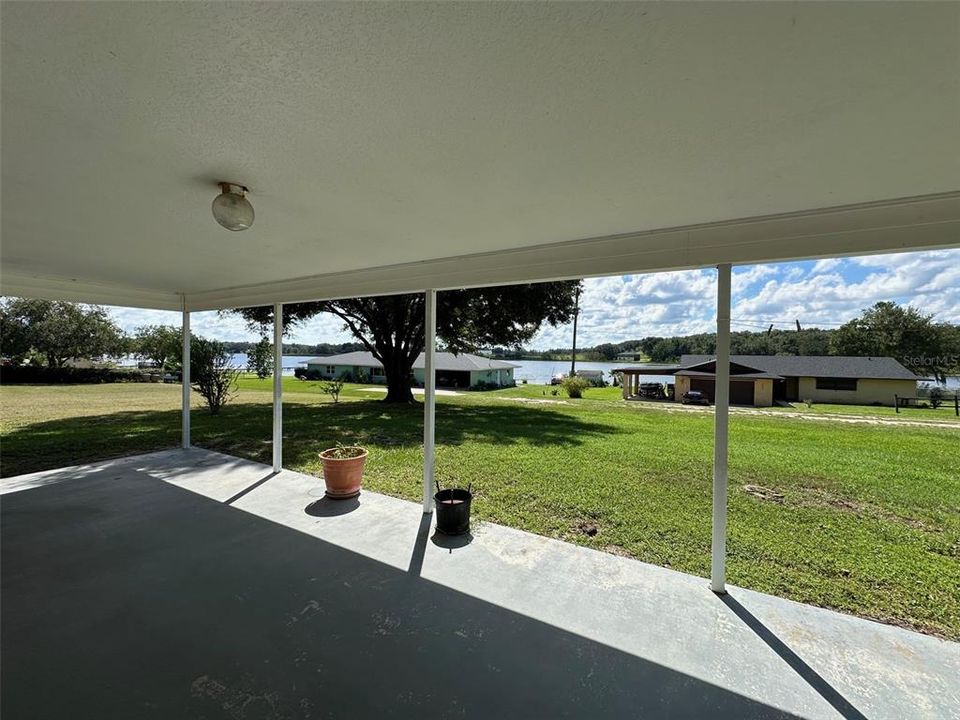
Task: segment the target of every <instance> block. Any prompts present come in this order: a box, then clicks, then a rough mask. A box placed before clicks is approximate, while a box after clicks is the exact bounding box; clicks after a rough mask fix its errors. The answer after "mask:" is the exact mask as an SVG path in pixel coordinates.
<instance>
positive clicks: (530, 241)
mask: <svg viewBox="0 0 960 720" xmlns="http://www.w3.org/2000/svg"><path fill="white" fill-rule="evenodd" d="M0 13H2V25H0V27H2V36H0V42H2V58H0V59H2V65H3V75H2V105H0V113H2V136H0V140H2V199H0V201H2V225H0V231H2V238H0V240H2V245H0V261H2V268H0V272H2V274H0V282H2V283H3V285H2V291H3V292H4V293H8V294H16V293H20V294H47V295H48V296H63V297H66V296H68V295H69V296H70V297H71V299H86V300H91V301H97V302H110V303H115V304H129V305H140V306H145V307H178V306H179V304H180V302H181V301H180V297H181V296H184V295H185V296H186V297H187V298H188V301H189V303H190V304H191V305H192V306H194V307H196V308H205V307H217V306H219V305H221V304H233V305H240V304H251V303H259V302H272V301H274V300H295V299H305V298H306V297H328V296H331V295H333V294H337V295H349V294H373V293H379V292H401V291H406V290H416V289H423V288H424V287H427V286H434V287H454V286H461V285H477V284H494V283H499V282H523V281H530V280H534V279H553V278H556V277H574V276H581V275H597V274H609V273H616V272H638V271H652V270H660V269H675V268H681V267H691V266H702V265H709V264H713V263H715V262H720V261H732V262H742V263H749V262H759V261H768V260H775V259H792V258H798V257H807V256H824V255H831V254H832V255H837V254H853V253H865V252H879V251H891V250H897V249H901V250H902V249H915V248H921V247H944V246H950V245H957V244H958V242H960V239H958V233H957V221H958V213H957V196H956V195H943V193H950V192H952V191H954V190H956V189H957V188H960V153H958V152H957V149H958V148H960V122H958V121H960V60H958V58H960V34H958V33H957V27H958V22H960V3H806V4H796V3H764V4H759V3H716V4H710V3H689V4H688V3H657V4H645V3H604V4H594V3H585V4H581V3H549V4H545V3H516V4H507V3H473V4H463V3H449V4H445V3H285V2H278V3H262V4H261V3H219V2H217V3H39V2H37V3H33V2H31V3H13V2H6V3H3V4H2V5H0ZM220 179H223V180H231V181H236V182H242V183H245V184H247V185H249V186H250V187H251V190H252V193H251V196H250V197H251V201H252V202H253V204H254V206H255V208H256V211H257V220H256V223H255V225H254V227H253V228H252V229H251V230H248V231H246V232H241V233H230V232H228V231H225V230H223V229H222V228H220V227H219V226H217V225H216V224H215V222H214V221H213V219H212V217H211V215H210V210H209V206H210V202H211V200H212V199H213V197H214V195H215V194H216V192H217V190H216V187H215V185H214V182H215V181H216V180H220ZM925 195H940V196H939V197H936V198H932V199H931V198H926V199H920V200H915V201H909V200H906V201H901V200H893V201H890V202H883V203H880V204H876V203H877V202H878V201H887V199H890V198H911V197H916V196H925ZM864 203H866V205H863V206H862V207H860V206H861V205H862V204H864ZM847 205H856V206H858V207H857V208H856V209H849V208H848V209H843V210H831V211H825V212H812V213H802V212H801V213H800V214H797V211H807V210H809V209H811V208H832V207H837V206H847ZM783 213H787V215H786V216H784V217H782V218H779V219H777V220H772V221H771V220H748V221H737V220H735V219H736V218H763V217H766V216H770V215H776V214H783ZM813 218H819V220H814V219H813ZM771 223H772V224H771ZM657 228H680V229H679V230H671V231H659V230H657ZM584 238H593V239H590V240H584ZM562 241H568V242H565V243H564V242H562ZM554 243H560V244H557V245H554ZM465 257H467V258H469V260H467V261H465V260H463V259H462V258H465ZM298 278H299V279H298Z"/></svg>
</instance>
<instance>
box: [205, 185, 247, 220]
mask: <svg viewBox="0 0 960 720" xmlns="http://www.w3.org/2000/svg"><path fill="white" fill-rule="evenodd" d="M220 191H221V192H220V194H219V195H217V196H216V197H215V198H214V199H213V206H212V210H213V217H214V218H215V219H216V221H217V222H218V223H220V224H221V225H222V226H223V227H225V228H226V229H227V230H246V229H247V228H248V227H250V226H251V225H253V205H251V204H250V201H249V200H247V198H246V197H245V195H246V194H247V193H248V192H249V191H248V190H247V188H246V187H245V186H243V185H237V184H236V183H230V182H222V183H220Z"/></svg>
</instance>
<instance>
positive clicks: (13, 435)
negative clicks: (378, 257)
mask: <svg viewBox="0 0 960 720" xmlns="http://www.w3.org/2000/svg"><path fill="white" fill-rule="evenodd" d="M320 385H321V384H320V383H312V382H302V381H298V380H295V379H293V378H285V379H284V393H285V406H284V438H285V440H284V465H285V466H286V467H288V468H291V469H295V470H299V471H302V472H306V473H311V474H315V475H318V474H319V472H320V463H319V458H318V457H317V454H318V453H319V452H320V451H321V450H323V449H324V448H327V447H330V446H331V445H333V444H335V443H336V442H337V441H343V442H351V443H361V444H363V445H365V446H366V447H368V448H369V450H370V458H369V461H368V465H367V474H366V479H365V487H367V488H369V489H370V490H375V491H378V492H383V493H388V494H391V495H396V496H399V497H405V498H408V499H410V500H419V498H420V494H421V490H420V476H421V466H420V463H421V459H422V449H421V438H422V411H421V408H420V407H419V406H412V407H405V406H404V407H394V406H386V405H383V404H382V403H380V402H378V397H379V396H378V395H376V394H373V393H368V392H363V391H361V389H360V388H359V387H357V386H347V387H346V388H345V390H344V393H343V395H342V396H341V401H340V403H338V404H336V405H335V404H333V403H332V402H331V401H330V398H329V397H328V396H326V395H324V394H322V393H321V392H320ZM270 387H271V382H270V380H264V381H259V380H256V379H255V378H248V377H245V378H244V379H243V380H241V387H240V391H239V393H238V395H237V397H236V399H235V400H234V402H233V403H232V404H231V405H228V406H227V407H226V408H224V410H223V411H222V413H221V414H220V415H217V416H213V415H210V414H209V413H208V412H207V411H206V410H205V409H203V408H201V407H200V404H199V402H197V401H196V400H195V402H197V409H196V411H195V412H194V415H193V438H194V442H195V443H196V444H197V445H200V446H203V447H208V448H212V449H216V450H220V451H223V452H227V453H231V454H234V455H238V456H241V457H246V458H250V459H253V460H258V461H261V462H270V454H271V447H270V432H271V409H270V400H271V395H270ZM179 393H180V388H179V386H176V385H166V386H165V385H142V384H129V385H125V384H124V385H98V386H5V387H3V388H2V391H0V401H2V406H3V420H2V425H0V440H2V448H0V472H2V474H3V475H5V476H9V475H15V474H19V473H24V472H31V471H35V470H41V469H46V468H53V467H59V466H63V465H69V464H76V463H80V462H85V461H92V460H98V459H104V458H107V457H114V456H118V455H127V454H132V453H137V452H146V451H150V450H156V449H161V448H166V447H171V446H174V445H176V444H177V443H178V441H179V433H180V429H179V409H178V404H179V397H180V394H179ZM544 393H546V394H544ZM618 398H619V391H618V390H617V389H616V388H607V389H603V390H588V391H587V396H586V397H585V398H584V399H583V400H569V399H566V398H564V397H563V395H562V394H561V395H559V396H552V395H551V394H550V391H549V389H545V388H543V387H540V386H532V385H528V386H520V387H518V388H514V389H510V390H502V391H496V392H489V393H464V394H461V395H458V396H454V397H450V396H442V397H439V398H438V404H437V441H438V448H437V473H438V477H439V480H440V482H441V483H443V484H444V485H448V484H462V485H466V484H467V483H473V487H474V491H475V492H476V501H475V508H476V510H475V515H476V517H478V518H480V519H484V520H490V521H494V522H499V523H504V524H507V525H511V526H514V527H518V528H522V529H524V530H529V531H531V532H535V533H539V534H542V535H548V536H552V537H558V538H561V539H564V540H568V541H571V542H575V543H579V544H581V545H586V546H590V547H593V548H596V549H598V550H605V551H607V552H613V553H617V554H623V555H629V556H632V557H635V558H638V559H640V560H643V561H646V562H651V563H656V564H658V565H663V566H668V567H672V568H676V569H678V570H682V571H684V572H689V573H694V574H697V575H701V576H704V577H706V576H707V575H708V574H709V564H710V518H711V459H712V442H713V418H712V415H711V414H710V413H708V412H677V411H676V410H673V411H670V410H668V409H667V408H666V407H665V406H660V405H657V404H654V403H624V402H622V401H620V400H619V399H618ZM815 407H817V406H815ZM920 412H922V411H914V413H915V414H916V413H920ZM730 432H731V437H730V495H729V507H730V515H729V533H730V535H729V542H728V550H729V561H728V577H729V581H730V582H731V583H734V584H737V585H741V586H745V587H749V588H753V589H756V590H760V591H764V592H770V593H774V594H777V595H782V596H785V597H789V598H792V599H794V600H798V601H801V602H807V603H813V604H816V605H821V606H824V607H830V608H835V609H838V610H841V611H845V612H850V613H855V614H858V615H862V616H865V617H869V618H874V619H878V620H881V621H883V622H890V623H895V624H898V625H902V626H905V627H910V628H913V629H916V630H920V631H923V632H929V633H934V634H938V635H941V636H945V637H949V638H953V639H960V464H958V463H960V457H958V452H957V451H958V448H960V442H958V441H960V428H958V429H953V428H937V427H902V426H895V425H870V424H848V423H837V422H831V421H829V419H824V420H823V421H820V420H799V419H795V418H791V417H788V416H787V415H786V414H784V416H783V417H781V416H779V415H776V414H771V415H763V416H755V415H747V414H733V415H732V416H731V423H730ZM745 486H750V487H749V489H745ZM754 486H756V487H754ZM587 526H594V527H596V529H597V533H596V534H595V535H593V536H590V535H588V534H586V532H584V529H585V528H586V527H587Z"/></svg>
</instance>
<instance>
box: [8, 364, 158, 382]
mask: <svg viewBox="0 0 960 720" xmlns="http://www.w3.org/2000/svg"><path fill="white" fill-rule="evenodd" d="M154 374H156V373H154ZM149 375H150V374H149V373H145V372H142V371H140V370H134V369H129V370H127V369H123V368H78V367H59V368H57V367H40V366H37V365H5V366H3V368H2V369H0V383H2V384H4V385H44V384H57V385H60V384H76V385H92V384H99V383H118V382H149V381H150V377H149Z"/></svg>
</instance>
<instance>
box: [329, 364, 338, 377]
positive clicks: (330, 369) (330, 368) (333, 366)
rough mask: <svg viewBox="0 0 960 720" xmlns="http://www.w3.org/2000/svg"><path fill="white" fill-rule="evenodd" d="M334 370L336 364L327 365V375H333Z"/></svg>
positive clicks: (335, 369)
mask: <svg viewBox="0 0 960 720" xmlns="http://www.w3.org/2000/svg"><path fill="white" fill-rule="evenodd" d="M336 371H337V367H336V365H327V375H333V374H334V373H335V372H336Z"/></svg>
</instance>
